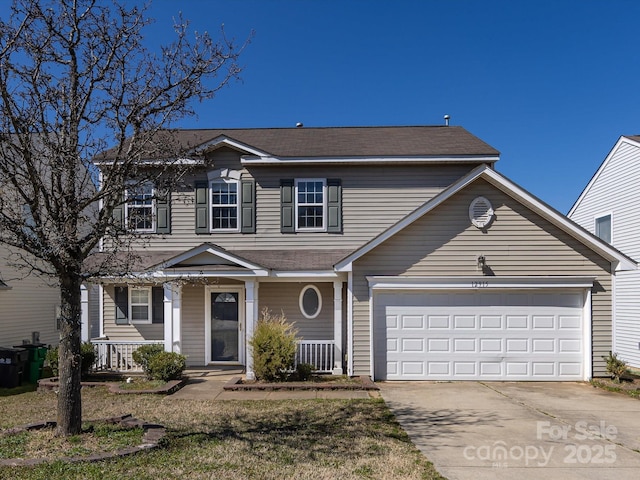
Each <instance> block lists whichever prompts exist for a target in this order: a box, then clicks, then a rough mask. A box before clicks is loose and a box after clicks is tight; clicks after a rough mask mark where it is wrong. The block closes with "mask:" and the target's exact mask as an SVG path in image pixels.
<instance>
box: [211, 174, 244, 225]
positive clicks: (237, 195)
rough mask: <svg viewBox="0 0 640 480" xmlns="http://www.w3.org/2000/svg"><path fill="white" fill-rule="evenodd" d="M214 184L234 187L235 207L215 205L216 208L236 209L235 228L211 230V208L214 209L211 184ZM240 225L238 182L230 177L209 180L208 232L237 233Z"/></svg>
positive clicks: (231, 205)
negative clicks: (227, 184) (226, 184)
mask: <svg viewBox="0 0 640 480" xmlns="http://www.w3.org/2000/svg"><path fill="white" fill-rule="evenodd" d="M214 183H232V184H235V185H236V203H235V205H234V204H232V203H228V204H219V205H215V206H218V207H233V206H235V208H236V225H237V226H236V228H213V208H214V204H213V188H212V186H213V184H214ZM240 225H241V218H240V182H239V181H238V180H236V179H235V178H230V177H218V178H213V179H211V180H209V231H210V232H216V233H223V232H239V231H240Z"/></svg>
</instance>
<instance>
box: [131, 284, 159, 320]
mask: <svg viewBox="0 0 640 480" xmlns="http://www.w3.org/2000/svg"><path fill="white" fill-rule="evenodd" d="M134 290H145V291H146V292H147V304H146V306H147V307H149V308H148V310H147V311H148V317H147V319H146V320H134V319H133V313H132V312H133V307H134V304H133V301H132V300H131V294H132V293H133V291H134ZM128 294H129V312H127V313H128V315H129V323H130V324H141V325H148V324H151V323H153V311H152V310H153V298H152V295H151V287H129V289H128ZM135 305H136V306H137V305H143V304H142V303H136V304H135Z"/></svg>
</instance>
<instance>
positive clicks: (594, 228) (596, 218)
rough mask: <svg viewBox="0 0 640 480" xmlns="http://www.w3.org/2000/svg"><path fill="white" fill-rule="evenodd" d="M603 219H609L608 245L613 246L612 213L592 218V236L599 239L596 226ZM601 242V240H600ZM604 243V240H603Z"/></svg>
mask: <svg viewBox="0 0 640 480" xmlns="http://www.w3.org/2000/svg"><path fill="white" fill-rule="evenodd" d="M605 217H609V218H610V221H609V223H610V226H609V236H610V237H611V242H610V245H613V212H605V213H602V214H599V215H595V216H594V217H593V234H594V235H595V236H596V237H598V238H600V237H599V236H598V234H597V232H596V228H597V226H598V220H600V219H601V218H605ZM601 240H602V239H601ZM603 241H604V240H603Z"/></svg>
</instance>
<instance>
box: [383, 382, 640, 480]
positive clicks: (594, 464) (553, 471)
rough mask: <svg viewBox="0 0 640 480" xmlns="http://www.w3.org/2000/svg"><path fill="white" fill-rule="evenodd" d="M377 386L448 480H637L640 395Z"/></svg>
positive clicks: (528, 386) (517, 387) (550, 387)
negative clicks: (637, 397)
mask: <svg viewBox="0 0 640 480" xmlns="http://www.w3.org/2000/svg"><path fill="white" fill-rule="evenodd" d="M378 386H380V387H381V394H382V397H383V398H384V400H385V401H386V403H387V405H389V407H390V408H391V410H392V411H393V412H394V414H395V415H396V417H397V418H398V421H399V422H400V424H401V425H402V427H403V428H404V429H405V430H406V431H407V433H408V434H409V436H410V438H411V439H412V441H413V442H414V443H415V444H416V446H417V447H418V448H419V449H420V450H421V451H422V452H423V453H424V454H425V455H426V457H427V458H428V459H429V460H430V461H431V462H433V464H434V465H435V467H436V469H437V470H438V472H440V473H441V474H442V475H444V476H445V477H447V478H448V479H449V480H467V479H469V480H471V479H473V480H482V479H498V480H500V479H517V480H529V479H531V480H533V479H536V480H537V479H545V480H554V479H562V480H565V479H566V480H572V479H616V480H624V479H637V478H640V453H639V452H640V400H637V399H633V398H630V397H627V396H624V395H621V394H615V393H610V392H606V391H603V390H599V389H596V388H594V387H592V386H591V385H589V384H584V383H558V382H548V383H528V382H515V383H497V382H496V383H493V382H491V383H479V382H453V383H435V382H387V383H379V384H378Z"/></svg>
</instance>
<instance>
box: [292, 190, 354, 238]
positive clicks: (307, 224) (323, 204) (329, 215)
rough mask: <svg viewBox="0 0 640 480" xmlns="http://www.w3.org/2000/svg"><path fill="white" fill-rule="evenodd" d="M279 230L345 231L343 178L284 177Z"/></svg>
mask: <svg viewBox="0 0 640 480" xmlns="http://www.w3.org/2000/svg"><path fill="white" fill-rule="evenodd" d="M280 231H281V232H282V233H296V232H327V233H342V181H341V180H340V179H339V178H326V179H325V178H298V179H293V178H283V179H281V180H280Z"/></svg>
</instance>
